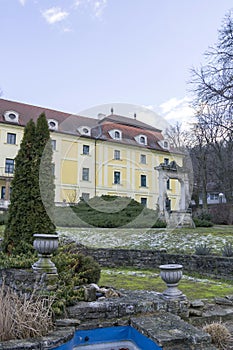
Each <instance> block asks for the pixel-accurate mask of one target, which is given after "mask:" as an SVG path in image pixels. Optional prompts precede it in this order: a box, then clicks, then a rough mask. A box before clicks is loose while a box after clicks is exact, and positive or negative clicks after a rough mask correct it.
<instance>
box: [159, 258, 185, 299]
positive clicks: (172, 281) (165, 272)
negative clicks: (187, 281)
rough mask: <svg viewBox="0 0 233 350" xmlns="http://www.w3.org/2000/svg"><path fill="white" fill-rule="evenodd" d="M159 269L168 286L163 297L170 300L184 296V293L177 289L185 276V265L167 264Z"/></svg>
mask: <svg viewBox="0 0 233 350" xmlns="http://www.w3.org/2000/svg"><path fill="white" fill-rule="evenodd" d="M159 268H160V270H161V272H160V277H161V278H162V280H163V281H164V282H165V283H166V285H167V289H166V290H165V291H164V292H163V295H164V296H166V297H170V298H176V297H179V296H181V295H183V293H182V292H181V291H180V290H179V289H178V288H177V286H178V283H179V281H180V279H181V278H182V275H183V272H182V269H183V265H178V264H167V265H160V266H159Z"/></svg>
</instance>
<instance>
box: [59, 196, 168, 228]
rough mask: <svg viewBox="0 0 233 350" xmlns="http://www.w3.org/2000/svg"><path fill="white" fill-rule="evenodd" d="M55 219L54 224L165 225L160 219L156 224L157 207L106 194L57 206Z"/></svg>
mask: <svg viewBox="0 0 233 350" xmlns="http://www.w3.org/2000/svg"><path fill="white" fill-rule="evenodd" d="M55 221H56V225H57V226H72V227H106V228H114V227H123V226H124V227H128V228H134V227H138V228H143V227H166V226H164V225H165V224H164V223H162V222H161V221H159V222H158V224H157V221H158V211H157V210H152V209H148V208H145V207H144V206H143V205H142V204H140V203H138V202H137V201H135V200H134V199H132V198H129V197H118V196H107V195H103V196H101V197H94V198H91V199H89V200H88V201H87V202H86V201H84V200H80V202H79V203H78V204H77V205H73V206H70V207H59V208H56V209H55ZM154 225H155V226H154ZM157 225H159V226H157Z"/></svg>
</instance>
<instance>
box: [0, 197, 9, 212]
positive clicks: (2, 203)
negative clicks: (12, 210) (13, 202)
mask: <svg viewBox="0 0 233 350" xmlns="http://www.w3.org/2000/svg"><path fill="white" fill-rule="evenodd" d="M9 204H10V201H6V200H5V199H0V209H2V210H7V208H8V207H9Z"/></svg>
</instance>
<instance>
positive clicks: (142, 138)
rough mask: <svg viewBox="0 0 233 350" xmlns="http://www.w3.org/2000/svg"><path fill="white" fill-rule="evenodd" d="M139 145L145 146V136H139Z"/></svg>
mask: <svg viewBox="0 0 233 350" xmlns="http://www.w3.org/2000/svg"><path fill="white" fill-rule="evenodd" d="M140 143H142V144H143V145H145V143H146V139H145V136H140Z"/></svg>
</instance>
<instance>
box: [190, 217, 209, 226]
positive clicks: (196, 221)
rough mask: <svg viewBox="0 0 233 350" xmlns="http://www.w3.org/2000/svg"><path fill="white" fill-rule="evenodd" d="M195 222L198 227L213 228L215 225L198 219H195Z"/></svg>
mask: <svg viewBox="0 0 233 350" xmlns="http://www.w3.org/2000/svg"><path fill="white" fill-rule="evenodd" d="M193 222H194V224H195V226H196V227H212V226H213V223H212V222H211V221H207V220H202V219H198V218H193Z"/></svg>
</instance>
